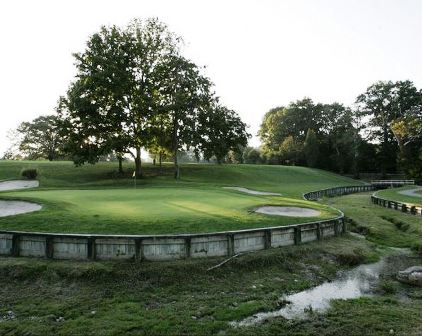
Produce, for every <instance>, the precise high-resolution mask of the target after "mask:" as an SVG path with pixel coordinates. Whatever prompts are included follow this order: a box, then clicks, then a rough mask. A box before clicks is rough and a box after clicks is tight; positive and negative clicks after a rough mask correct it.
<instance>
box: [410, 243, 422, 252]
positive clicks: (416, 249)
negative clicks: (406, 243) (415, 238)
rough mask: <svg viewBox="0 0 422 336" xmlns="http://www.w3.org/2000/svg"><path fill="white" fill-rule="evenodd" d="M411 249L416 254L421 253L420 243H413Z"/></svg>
mask: <svg viewBox="0 0 422 336" xmlns="http://www.w3.org/2000/svg"><path fill="white" fill-rule="evenodd" d="M411 249H412V251H414V252H416V253H417V254H420V255H422V243H413V245H412V247H411Z"/></svg>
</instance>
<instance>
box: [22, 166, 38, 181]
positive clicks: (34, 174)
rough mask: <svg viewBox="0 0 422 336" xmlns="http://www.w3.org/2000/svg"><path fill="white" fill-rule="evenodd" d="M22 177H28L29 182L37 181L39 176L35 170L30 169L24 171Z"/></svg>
mask: <svg viewBox="0 0 422 336" xmlns="http://www.w3.org/2000/svg"><path fill="white" fill-rule="evenodd" d="M21 175H22V176H23V177H26V178H27V179H28V180H35V179H36V178H37V176H38V171H37V169H35V168H28V169H24V170H22V173H21Z"/></svg>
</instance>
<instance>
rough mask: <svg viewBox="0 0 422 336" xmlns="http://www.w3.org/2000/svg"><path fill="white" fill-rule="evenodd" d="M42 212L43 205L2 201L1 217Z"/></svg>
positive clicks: (0, 204) (0, 207)
mask: <svg viewBox="0 0 422 336" xmlns="http://www.w3.org/2000/svg"><path fill="white" fill-rule="evenodd" d="M38 210H41V205H39V204H36V203H30V202H24V201H0V217H6V216H13V215H19V214H22V213H27V212H33V211H38Z"/></svg>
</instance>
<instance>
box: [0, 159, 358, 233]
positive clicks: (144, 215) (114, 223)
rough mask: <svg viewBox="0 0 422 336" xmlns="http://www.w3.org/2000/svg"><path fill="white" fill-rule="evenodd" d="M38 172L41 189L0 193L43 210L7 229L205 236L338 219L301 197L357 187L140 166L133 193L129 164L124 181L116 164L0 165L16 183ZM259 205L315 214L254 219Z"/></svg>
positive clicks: (296, 171) (300, 173)
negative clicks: (176, 174) (176, 173)
mask: <svg viewBox="0 0 422 336" xmlns="http://www.w3.org/2000/svg"><path fill="white" fill-rule="evenodd" d="M27 167H33V168H37V169H38V171H39V173H40V176H39V180H40V188H38V189H36V190H24V191H15V192H2V193H0V196H1V197H2V198H9V199H10V198H13V199H24V200H31V201H34V202H38V203H41V204H42V205H43V209H42V210H41V211H39V212H36V213H28V214H24V215H17V216H13V217H7V219H6V218H0V228H1V229H7V230H26V231H30V230H31V231H48V232H78V233H119V234H153V233H154V234H158V233H159V234H165V233H192V232H212V231H224V230H235V229H246V228H256V227H267V226H277V225H287V224H295V223H300V222H305V221H314V220H320V219H326V218H330V217H334V216H336V215H338V212H336V211H335V210H333V209H331V208H329V207H327V206H325V205H322V204H317V203H315V202H307V201H304V200H303V199H302V193H304V192H306V191H311V190H315V189H321V188H328V187H332V186H339V185H348V184H356V183H357V182H356V181H353V180H351V179H348V178H344V177H341V176H338V175H335V174H332V173H329V172H326V171H321V170H316V169H309V168H304V167H285V166H265V165H212V164H209V165H208V164H188V165H184V166H183V167H182V178H181V180H180V181H175V180H174V179H173V177H172V167H171V166H170V165H166V166H165V167H164V171H163V175H159V174H158V168H157V167H154V166H152V165H146V166H145V177H144V178H142V179H138V181H137V188H136V189H135V188H134V181H133V179H132V178H131V175H132V165H130V163H128V164H127V165H126V166H125V174H124V175H123V176H121V175H119V174H117V173H116V164H115V163H99V164H97V165H94V166H92V165H87V166H83V167H74V166H73V164H72V163H70V162H38V161H36V162H11V161H2V162H0V179H18V178H19V175H20V172H21V170H22V169H24V168H27ZM223 186H241V187H248V188H251V189H256V190H262V191H273V192H279V193H281V194H282V197H278V196H255V195H248V194H244V193H240V192H236V191H233V190H225V189H223V188H222V187H223ZM261 205H286V206H300V207H310V208H314V209H317V210H319V211H320V216H318V217H311V218H299V217H281V216H268V215H262V214H257V213H255V212H253V211H252V210H253V209H254V208H256V207H258V206H261Z"/></svg>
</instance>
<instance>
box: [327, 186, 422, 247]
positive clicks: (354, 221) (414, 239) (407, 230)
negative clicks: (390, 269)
mask: <svg viewBox="0 0 422 336" xmlns="http://www.w3.org/2000/svg"><path fill="white" fill-rule="evenodd" d="M370 195H371V193H359V194H352V195H347V196H341V197H333V198H328V199H326V200H325V203H326V204H329V205H331V206H334V207H335V208H337V209H340V210H342V211H343V212H344V214H345V215H346V217H347V218H348V221H349V227H350V229H352V230H355V231H357V232H361V233H363V234H365V235H366V237H367V239H369V240H371V241H373V242H376V243H378V244H381V245H388V246H395V247H412V246H415V245H418V246H419V245H422V218H421V217H420V216H414V215H410V214H404V213H401V212H399V211H396V210H393V209H387V208H384V207H380V206H378V205H374V204H372V203H371V201H370Z"/></svg>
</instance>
